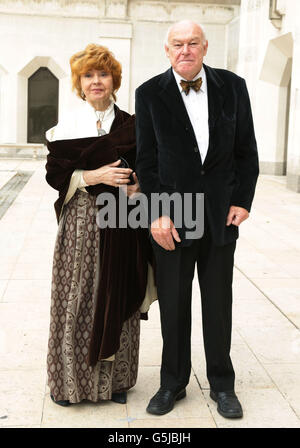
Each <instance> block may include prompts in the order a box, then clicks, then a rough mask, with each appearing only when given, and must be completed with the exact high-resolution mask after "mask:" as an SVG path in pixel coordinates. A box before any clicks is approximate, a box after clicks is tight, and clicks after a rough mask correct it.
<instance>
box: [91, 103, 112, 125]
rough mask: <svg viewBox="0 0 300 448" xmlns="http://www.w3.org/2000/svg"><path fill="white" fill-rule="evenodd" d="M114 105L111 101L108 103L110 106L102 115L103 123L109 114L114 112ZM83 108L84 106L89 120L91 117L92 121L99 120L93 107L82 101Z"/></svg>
mask: <svg viewBox="0 0 300 448" xmlns="http://www.w3.org/2000/svg"><path fill="white" fill-rule="evenodd" d="M114 104H115V103H114V101H113V100H112V101H111V103H110V105H109V106H108V108H107V109H106V111H105V115H104V118H103V121H105V120H107V119H108V118H109V117H110V116H111V114H112V113H113V111H114ZM84 106H85V108H86V110H87V111H88V113H89V115H90V117H91V119H92V117H93V119H94V120H95V121H98V120H99V117H98V116H97V114H96V111H95V109H94V108H93V106H92V105H91V104H90V103H89V102H88V101H84Z"/></svg>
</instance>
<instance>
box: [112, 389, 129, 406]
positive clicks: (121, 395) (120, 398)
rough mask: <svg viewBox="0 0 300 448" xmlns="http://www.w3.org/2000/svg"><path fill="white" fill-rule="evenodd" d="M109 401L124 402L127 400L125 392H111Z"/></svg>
mask: <svg viewBox="0 0 300 448" xmlns="http://www.w3.org/2000/svg"><path fill="white" fill-rule="evenodd" d="M111 401H114V402H115V403H121V404H125V403H126V402H127V392H113V394H112V396H111Z"/></svg>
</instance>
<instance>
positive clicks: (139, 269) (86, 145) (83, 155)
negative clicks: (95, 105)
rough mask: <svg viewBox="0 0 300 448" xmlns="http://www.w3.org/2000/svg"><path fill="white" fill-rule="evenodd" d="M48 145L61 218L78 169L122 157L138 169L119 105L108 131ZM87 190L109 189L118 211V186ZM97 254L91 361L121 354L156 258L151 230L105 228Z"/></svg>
mask: <svg viewBox="0 0 300 448" xmlns="http://www.w3.org/2000/svg"><path fill="white" fill-rule="evenodd" d="M47 147H48V150H49V154H48V156H47V164H46V171H47V173H46V180H47V182H48V183H49V185H51V187H53V188H55V189H56V190H58V191H59V197H58V199H57V201H56V202H55V204H54V207H55V211H56V216H57V220H58V219H59V217H60V214H61V210H62V206H63V203H64V200H65V197H66V194H67V191H68V188H69V183H70V180H71V176H72V174H73V172H74V170H75V169H84V170H93V169H96V168H99V167H100V166H103V165H107V164H108V163H112V162H115V161H117V160H118V159H119V157H120V156H123V157H124V158H126V160H127V161H128V163H129V165H130V167H131V168H132V169H133V170H134V169H135V156H136V144H135V117H134V116H130V115H129V114H128V113H126V112H124V111H121V110H120V109H119V108H118V107H117V106H115V119H114V121H113V124H112V127H111V131H110V133H109V134H107V135H104V136H101V137H87V138H78V139H71V140H69V139H68V140H57V141H53V142H47ZM86 190H87V191H88V192H89V193H90V194H92V195H95V196H97V195H98V194H99V193H102V192H111V193H112V194H114V195H115V197H116V202H117V209H118V189H117V188H115V187H110V186H108V185H105V184H99V185H95V186H89V187H86ZM129 212H130V206H128V213H129ZM99 252H100V275H99V284H98V288H97V300H96V309H95V318H94V322H93V330H92V336H91V342H90V347H89V355H88V363H89V364H90V365H95V364H96V362H97V361H98V360H99V359H105V358H108V357H110V356H111V355H113V354H114V353H116V352H117V350H118V348H119V345H120V335H121V330H122V326H123V323H124V322H125V321H126V320H127V319H128V318H129V317H131V316H132V315H133V314H134V313H135V312H136V311H137V310H138V309H139V307H140V305H141V304H142V302H143V300H144V297H145V292H146V286H147V275H148V261H149V262H152V250H151V245H150V242H149V238H148V230H147V229H131V228H125V229H124V228H104V229H101V231H100V251H99ZM141 318H144V319H145V318H147V316H146V315H142V316H141Z"/></svg>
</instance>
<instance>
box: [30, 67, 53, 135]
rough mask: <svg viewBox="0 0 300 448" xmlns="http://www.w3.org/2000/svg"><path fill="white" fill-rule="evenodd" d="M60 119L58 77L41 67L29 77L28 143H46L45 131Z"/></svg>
mask: <svg viewBox="0 0 300 448" xmlns="http://www.w3.org/2000/svg"><path fill="white" fill-rule="evenodd" d="M57 121H58V79H57V78H56V77H55V76H54V75H53V74H52V73H51V72H50V70H49V69H48V68H47V67H40V68H39V69H38V70H37V71H36V72H35V73H34V74H33V75H32V76H30V78H29V79H28V127H27V141H28V143H45V141H46V139H45V132H46V131H47V130H48V129H50V128H52V127H53V126H55V125H56V124H57Z"/></svg>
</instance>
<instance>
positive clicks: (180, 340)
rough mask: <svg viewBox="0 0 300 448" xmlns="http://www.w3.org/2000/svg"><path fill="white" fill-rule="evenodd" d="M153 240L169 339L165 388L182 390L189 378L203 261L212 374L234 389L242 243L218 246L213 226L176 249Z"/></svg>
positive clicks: (213, 383)
mask: <svg viewBox="0 0 300 448" xmlns="http://www.w3.org/2000/svg"><path fill="white" fill-rule="evenodd" d="M151 241H152V246H153V249H154V254H155V258H156V275H157V290H158V300H159V306H160V316H161V331H162V338H163V352H162V364H161V386H162V387H164V388H167V389H170V390H173V391H179V390H180V389H181V388H183V387H185V386H186V385H187V384H188V382H189V377H190V372H191V298H192V282H193V277H194V272H195V264H196V263H197V272H198V280H199V286H200V292H201V304H202V328H203V340H204V349H205V356H206V367H207V378H208V381H209V384H210V387H211V388H212V389H213V390H215V391H217V392H220V391H227V390H230V389H234V378H235V374H234V369H233V366H232V363H231V359H230V346H231V329H232V276H233V263H234V251H235V246H236V242H235V241H234V242H233V243H230V244H228V245H226V246H222V247H220V246H215V245H214V244H213V242H212V240H211V236H210V233H209V230H208V229H207V228H206V229H205V232H204V235H203V237H202V238H201V239H198V240H194V241H193V243H192V245H191V246H189V247H180V246H179V247H176V249H175V250H174V251H166V250H165V249H163V248H162V247H161V246H159V245H158V244H157V243H156V242H155V241H154V240H153V238H152V237H151Z"/></svg>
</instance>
